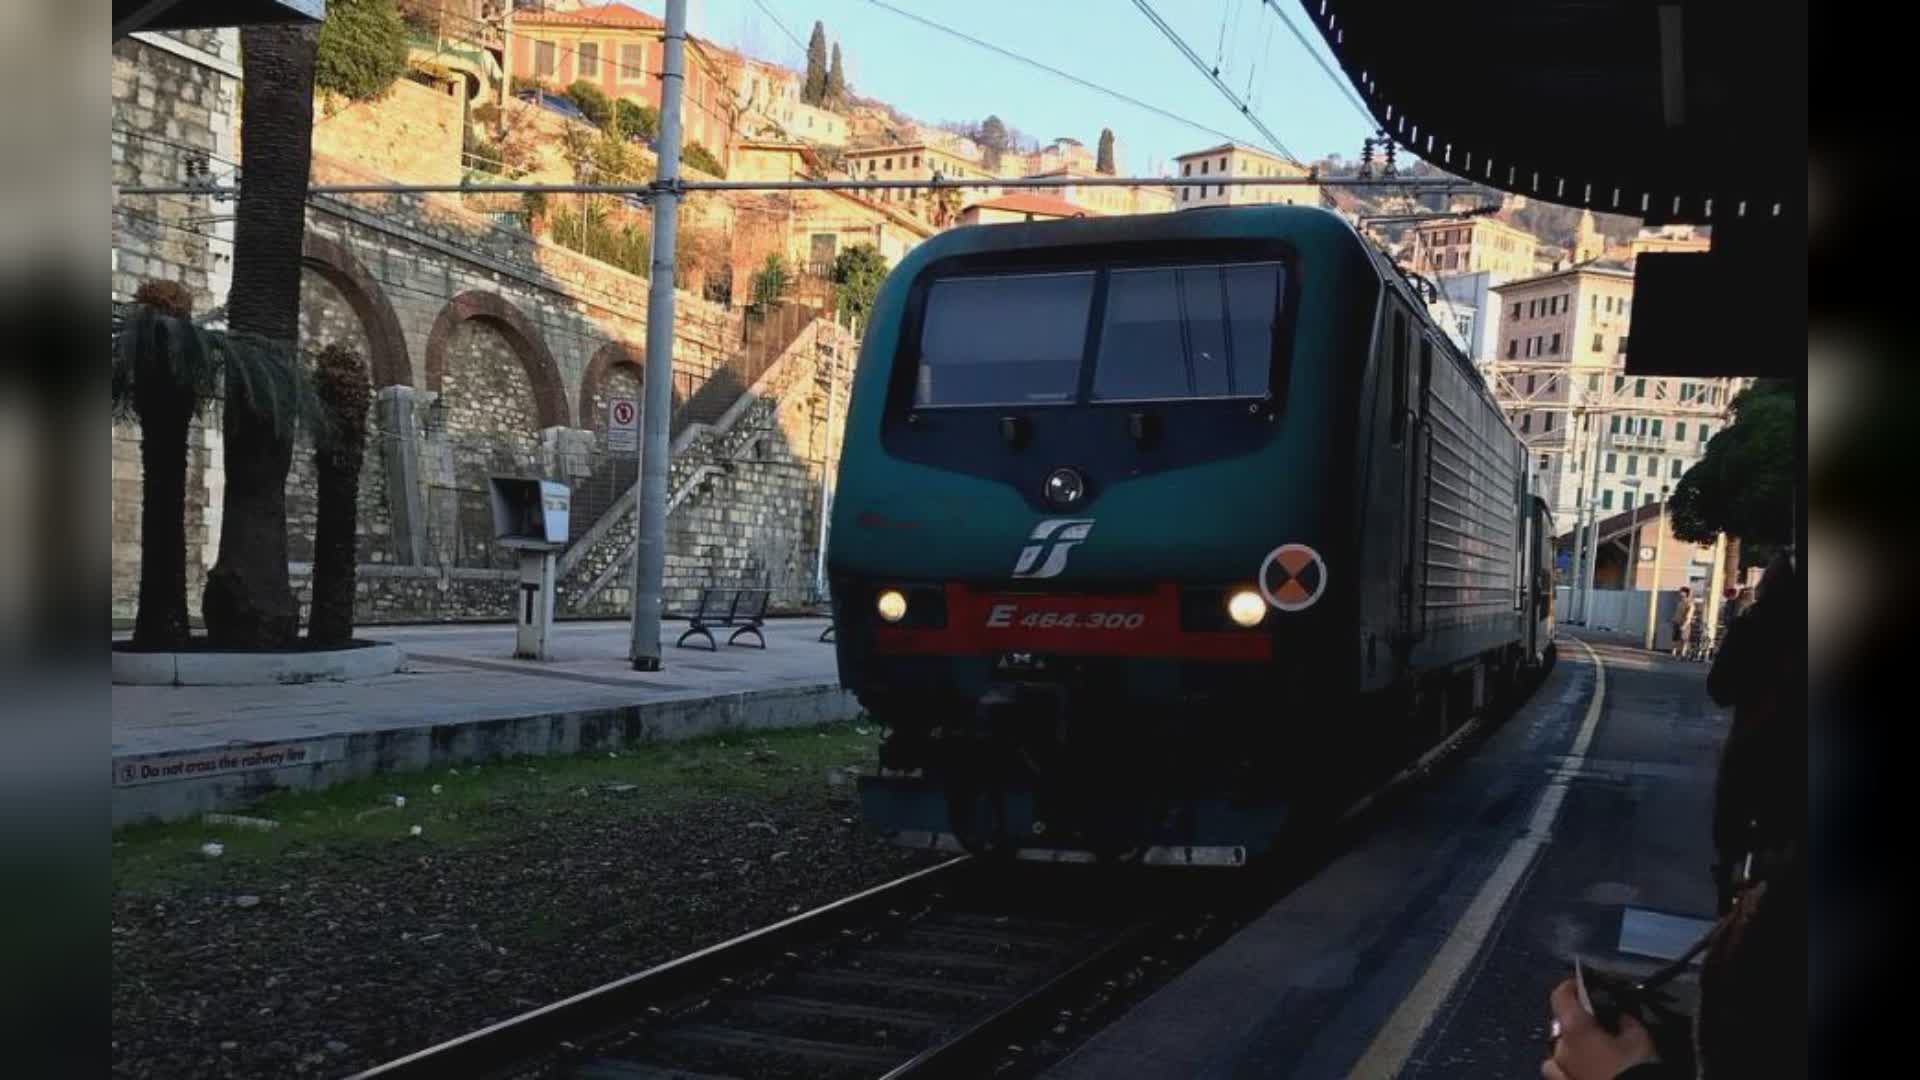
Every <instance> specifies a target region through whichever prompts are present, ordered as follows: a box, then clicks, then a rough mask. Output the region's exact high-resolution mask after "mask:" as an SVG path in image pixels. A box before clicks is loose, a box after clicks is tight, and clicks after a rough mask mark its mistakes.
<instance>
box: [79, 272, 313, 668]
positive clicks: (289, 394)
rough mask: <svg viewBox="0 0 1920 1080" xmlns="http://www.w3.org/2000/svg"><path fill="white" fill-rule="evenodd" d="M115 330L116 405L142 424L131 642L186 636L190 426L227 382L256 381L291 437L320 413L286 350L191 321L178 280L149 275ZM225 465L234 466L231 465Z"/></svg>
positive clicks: (272, 420)
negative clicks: (136, 591) (303, 420)
mask: <svg viewBox="0 0 1920 1080" xmlns="http://www.w3.org/2000/svg"><path fill="white" fill-rule="evenodd" d="M134 300H135V303H136V307H135V309H134V311H133V312H132V314H131V315H130V316H129V317H128V318H127V320H126V322H125V324H124V325H122V326H121V327H120V328H119V329H118V330H117V331H116V332H115V335H114V358H113V407H114V413H115V416H116V417H117V418H118V419H122V420H137V421H138V422H139V424H140V473H141V487H140V595H139V599H138V607H137V608H136V610H135V614H134V625H133V644H134V647H135V648H137V649H143V650H145V649H152V650H168V649H177V648H180V647H182V646H184V645H186V644H187V641H188V637H189V627H188V623H187V535H186V496H187V433H188V431H189V429H190V428H191V426H192V424H193V420H194V418H195V417H197V416H199V415H201V413H202V412H204V411H205V409H206V407H207V405H208V403H210V402H212V401H214V400H216V399H217V398H218V397H219V395H220V388H221V385H222V383H223V382H224V383H226V384H227V385H228V386H230V387H231V386H235V385H239V386H251V387H257V388H259V389H258V391H257V392H256V393H255V394H254V395H253V397H254V399H256V400H260V401H264V402H267V403H269V404H270V405H271V407H272V410H273V411H272V413H271V414H269V415H267V416H265V417H263V418H262V422H264V423H265V424H267V425H268V426H269V427H276V426H277V427H278V428H280V429H283V430H285V431H286V432H287V436H288V437H289V438H291V434H292V428H293V425H294V424H295V423H296V421H297V419H298V418H302V417H304V418H307V419H309V420H312V419H313V418H315V417H316V416H317V413H316V409H315V405H314V401H313V394H312V390H311V389H310V388H309V387H308V385H307V383H306V380H305V379H304V378H303V377H302V374H301V372H300V370H299V368H298V367H297V366H296V365H293V364H291V363H289V361H288V358H287V356H286V355H285V354H284V352H283V351H281V350H278V349H275V348H273V347H271V346H269V345H267V344H266V343H265V342H263V341H261V340H260V339H258V338H253V337H246V336H236V335H232V334H227V333H222V332H220V331H218V330H210V329H207V328H205V327H202V326H199V325H196V324H195V323H194V321H193V318H192V314H193V298H192V295H191V294H190V293H188V291H187V290H186V288H185V287H184V286H181V285H179V284H178V283H176V282H171V281H150V282H147V283H146V284H144V285H142V286H140V289H139V291H138V292H136V293H135V294H134ZM228 467H229V468H231V467H232V466H231V464H229V466H228Z"/></svg>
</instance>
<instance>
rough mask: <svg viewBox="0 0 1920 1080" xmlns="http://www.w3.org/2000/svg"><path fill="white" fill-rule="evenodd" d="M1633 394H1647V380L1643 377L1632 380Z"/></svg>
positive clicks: (1636, 395) (1635, 395) (1643, 395)
mask: <svg viewBox="0 0 1920 1080" xmlns="http://www.w3.org/2000/svg"><path fill="white" fill-rule="evenodd" d="M1633 396H1634V397H1646V396H1647V380H1645V379H1635V380H1633Z"/></svg>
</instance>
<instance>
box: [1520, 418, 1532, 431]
mask: <svg viewBox="0 0 1920 1080" xmlns="http://www.w3.org/2000/svg"><path fill="white" fill-rule="evenodd" d="M1532 431H1533V414H1532V413H1526V414H1524V415H1522V416H1521V417H1520V433H1521V434H1522V435H1525V434H1528V433H1530V432H1532Z"/></svg>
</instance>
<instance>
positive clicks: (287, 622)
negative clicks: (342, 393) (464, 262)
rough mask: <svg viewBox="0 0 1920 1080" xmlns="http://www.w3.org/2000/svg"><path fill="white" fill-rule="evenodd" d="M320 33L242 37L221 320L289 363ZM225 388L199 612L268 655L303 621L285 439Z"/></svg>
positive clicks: (260, 31)
mask: <svg viewBox="0 0 1920 1080" xmlns="http://www.w3.org/2000/svg"><path fill="white" fill-rule="evenodd" d="M318 41H319V31H318V30H317V29H313V28H307V27H279V26H273V27H265V26H263V27H249V28H246V29H243V30H242V31H241V32H240V45H241V51H242V54H243V57H244V60H245V63H246V75H245V77H244V79H243V81H242V86H241V99H240V101H241V106H240V108H241V112H240V115H241V123H242V127H241V143H242V147H243V150H244V153H245V155H246V161H245V165H244V168H243V171H242V174H241V186H240V199H239V204H238V206H237V207H236V208H235V212H234V251H233V289H232V291H231V292H230V293H228V296H227V317H228V320H229V323H230V326H231V329H232V331H233V332H234V333H235V334H254V335H258V336H259V337H262V338H264V339H266V340H268V341H270V342H274V343H276V344H280V345H282V346H284V347H285V348H286V349H287V350H288V353H287V355H288V362H290V363H297V362H298V361H297V359H295V353H294V350H295V348H296V347H297V342H298V338H299V327H300V246H301V238H302V236H303V235H304V233H305V229H306V199H307V172H308V169H309V168H310V166H311V164H312V160H313V146H312V142H313V66H314V54H315V52H316V48H317V44H318ZM254 405H255V403H253V402H250V401H248V400H247V394H246V391H245V389H244V388H243V387H241V386H240V385H239V384H238V383H237V381H233V380H229V382H228V384H227V399H226V402H225V404H224V406H223V408H222V409H221V425H222V431H223V433H224V434H225V436H226V451H225V458H224V460H225V464H226V472H227V476H226V496H225V502H224V503H223V508H222V517H221V526H220V557H219V560H218V561H217V562H216V563H215V564H214V567H213V570H212V572H211V573H209V574H208V575H207V589H206V594H205V597H204V600H203V602H202V604H201V610H202V613H203V615H204V616H205V618H206V621H207V634H208V637H209V638H211V639H212V640H213V641H214V643H215V644H216V645H221V646H225V647H228V648H275V647H279V646H283V645H287V644H291V643H292V642H293V640H294V639H295V638H296V637H297V636H298V634H299V626H300V610H299V607H298V605H296V603H295V602H294V598H293V588H292V585H291V583H290V581H289V579H288V576H287V500H286V488H287V469H288V467H289V466H290V465H291V464H292V463H293V438H292V434H291V432H290V431H289V430H288V429H287V428H286V427H285V426H281V427H279V428H278V429H276V425H275V424H274V423H273V422H272V421H271V419H270V418H269V417H268V416H267V415H266V414H265V412H266V411H265V410H262V409H257V408H255V407H254Z"/></svg>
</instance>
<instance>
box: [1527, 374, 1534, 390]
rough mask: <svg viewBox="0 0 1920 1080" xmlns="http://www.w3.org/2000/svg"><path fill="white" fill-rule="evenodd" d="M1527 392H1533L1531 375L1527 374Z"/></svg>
mask: <svg viewBox="0 0 1920 1080" xmlns="http://www.w3.org/2000/svg"><path fill="white" fill-rule="evenodd" d="M1527 393H1529V394H1531V393H1533V376H1531V375H1529V376H1527Z"/></svg>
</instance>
